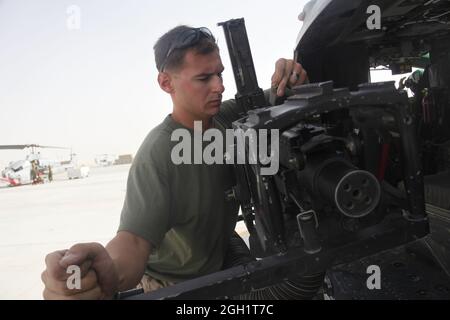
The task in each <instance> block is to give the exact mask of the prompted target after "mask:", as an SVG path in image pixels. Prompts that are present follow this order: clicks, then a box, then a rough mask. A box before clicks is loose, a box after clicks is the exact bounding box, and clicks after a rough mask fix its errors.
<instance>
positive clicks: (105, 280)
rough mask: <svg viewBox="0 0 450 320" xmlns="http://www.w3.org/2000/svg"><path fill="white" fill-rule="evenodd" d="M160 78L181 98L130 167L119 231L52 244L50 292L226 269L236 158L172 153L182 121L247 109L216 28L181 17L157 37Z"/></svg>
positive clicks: (100, 293) (284, 67) (209, 123)
mask: <svg viewBox="0 0 450 320" xmlns="http://www.w3.org/2000/svg"><path fill="white" fill-rule="evenodd" d="M154 50H155V60H156V66H157V68H158V71H159V74H158V83H159V86H160V87H161V89H162V90H164V91H165V92H167V93H168V94H169V95H170V96H171V99H172V102H173V111H172V114H171V115H168V116H167V117H166V119H165V120H164V121H163V122H162V123H161V124H160V125H159V126H157V127H156V128H154V129H153V130H152V131H151V132H150V134H149V135H148V136H147V138H146V139H145V140H144V142H143V144H142V146H141V147H140V149H139V151H138V153H137V155H136V157H135V159H134V162H133V165H132V167H131V169H130V173H129V177H128V183H127V194H126V198H125V203H124V207H123V210H122V215H121V221H120V226H119V230H118V232H117V235H116V236H115V237H114V238H113V239H112V240H111V241H110V242H109V243H108V244H107V246H106V248H104V247H103V246H102V245H100V244H98V243H84V244H76V245H74V246H73V247H72V248H70V249H69V250H61V251H56V252H53V253H50V254H49V255H47V257H46V265H47V268H46V270H45V271H44V272H43V273H42V281H43V282H44V284H45V290H44V292H43V296H44V298H45V299H67V298H68V299H101V298H111V297H112V296H113V295H114V294H115V293H116V292H117V291H124V290H128V289H132V288H134V287H136V285H138V284H140V286H142V287H143V288H144V290H145V291H149V290H155V289H158V288H161V287H163V286H167V285H170V284H173V283H176V282H180V281H183V280H187V279H191V278H195V277H198V276H201V275H205V274H208V273H211V272H216V271H219V270H220V269H221V268H222V266H223V264H224V261H223V260H224V256H225V252H226V249H227V246H228V242H229V240H230V237H231V235H232V233H233V230H234V228H235V224H236V217H237V212H238V204H237V203H236V202H234V201H227V200H226V199H225V191H226V190H228V189H230V188H231V186H233V184H234V181H233V172H232V168H231V167H230V166H229V165H220V164H215V165H206V164H192V165H191V164H180V165H175V164H174V163H173V162H172V161H171V150H172V148H173V147H174V146H175V144H176V143H177V142H176V141H172V139H171V134H172V132H173V131H174V130H176V129H188V130H190V131H191V132H193V128H194V121H201V124H202V129H203V130H207V129H209V128H212V127H218V128H221V129H223V128H224V127H225V126H229V125H230V124H231V121H233V120H235V119H236V118H237V116H238V114H239V112H240V110H237V106H236V105H235V104H234V102H233V101H226V102H224V103H223V104H222V103H221V100H222V93H223V92H224V90H225V88H224V86H223V82H222V72H223V69H224V67H223V65H222V61H221V59H220V55H219V49H218V47H217V45H216V42H215V39H214V37H213V36H212V34H211V32H210V31H209V30H208V29H206V28H191V27H187V26H178V27H176V28H174V29H172V30H170V31H169V32H167V33H166V34H164V35H163V36H162V37H161V38H160V39H159V40H158V42H157V43H156V44H155V46H154ZM305 80H306V72H305V71H304V70H303V69H302V67H301V65H299V64H297V63H294V62H293V61H292V60H285V59H280V60H278V61H277V63H276V70H275V73H274V75H273V77H272V86H273V87H278V92H277V94H278V95H283V94H284V89H285V88H286V86H294V85H298V84H301V83H302V82H304V81H305ZM69 265H79V266H80V267H81V275H82V279H81V289H73V290H70V289H68V288H67V286H66V279H67V278H68V276H69V275H68V274H67V273H66V269H67V267H68V266H69Z"/></svg>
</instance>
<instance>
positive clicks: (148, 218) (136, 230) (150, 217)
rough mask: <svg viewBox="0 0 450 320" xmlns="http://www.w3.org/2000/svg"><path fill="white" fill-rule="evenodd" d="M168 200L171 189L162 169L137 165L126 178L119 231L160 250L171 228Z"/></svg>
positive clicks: (147, 164) (149, 164)
mask: <svg viewBox="0 0 450 320" xmlns="http://www.w3.org/2000/svg"><path fill="white" fill-rule="evenodd" d="M136 160H138V159H136ZM169 198H170V186H169V183H168V179H167V176H166V172H164V170H163V168H161V166H160V165H155V164H152V162H151V161H150V162H149V163H145V162H143V161H140V162H139V161H136V163H134V164H133V165H132V166H131V168H130V173H129V175H128V181H127V191H126V196H125V202H124V205H123V209H122V214H121V217H120V225H119V230H118V231H129V232H131V233H133V234H135V235H137V236H140V237H142V238H144V239H146V240H147V241H149V242H150V243H151V244H152V245H153V246H155V247H159V245H160V243H161V241H162V239H163V238H164V236H165V234H166V232H167V231H168V230H169V229H170V228H171V225H170V199H169Z"/></svg>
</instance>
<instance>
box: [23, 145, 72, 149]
mask: <svg viewBox="0 0 450 320" xmlns="http://www.w3.org/2000/svg"><path fill="white" fill-rule="evenodd" d="M31 146H32V147H35V148H50V149H70V148H66V147H55V146H40V145H38V144H34V145H30V147H31Z"/></svg>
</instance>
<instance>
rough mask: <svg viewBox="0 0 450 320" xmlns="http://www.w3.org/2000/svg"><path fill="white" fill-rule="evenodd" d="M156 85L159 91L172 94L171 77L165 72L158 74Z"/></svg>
mask: <svg viewBox="0 0 450 320" xmlns="http://www.w3.org/2000/svg"><path fill="white" fill-rule="evenodd" d="M158 83H159V86H160V88H161V89H163V90H164V91H165V92H167V93H169V94H170V93H173V92H174V88H173V85H172V77H171V75H170V74H168V73H167V72H160V73H159V74H158Z"/></svg>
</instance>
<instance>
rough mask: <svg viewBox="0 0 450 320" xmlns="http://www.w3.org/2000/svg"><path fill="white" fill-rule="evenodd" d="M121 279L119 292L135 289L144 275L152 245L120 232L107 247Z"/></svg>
mask: <svg viewBox="0 0 450 320" xmlns="http://www.w3.org/2000/svg"><path fill="white" fill-rule="evenodd" d="M106 250H107V251H108V253H109V255H110V256H111V258H112V260H113V262H114V265H115V268H116V272H117V275H118V277H119V288H118V290H119V291H125V290H129V289H133V288H134V287H136V285H137V284H139V282H140V280H141V278H142V276H143V275H144V271H145V266H146V264H147V259H148V255H149V254H150V245H149V244H148V242H145V243H143V240H142V239H141V240H139V239H137V237H135V236H133V235H131V234H129V233H127V232H119V233H118V234H117V236H116V237H114V238H113V239H112V240H111V241H110V242H109V243H108V244H107V245H106Z"/></svg>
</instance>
